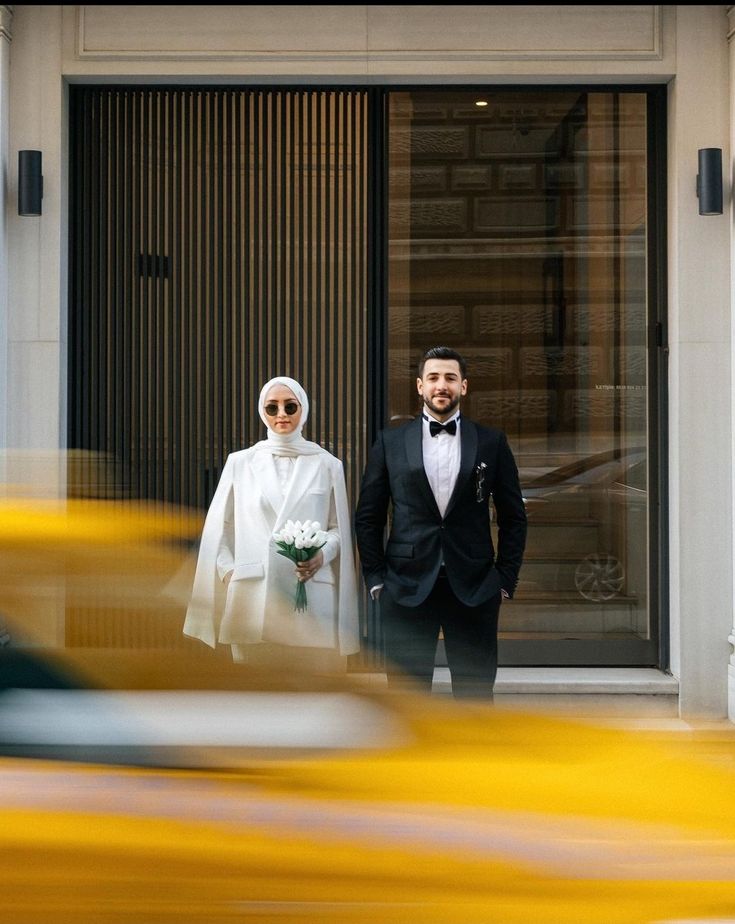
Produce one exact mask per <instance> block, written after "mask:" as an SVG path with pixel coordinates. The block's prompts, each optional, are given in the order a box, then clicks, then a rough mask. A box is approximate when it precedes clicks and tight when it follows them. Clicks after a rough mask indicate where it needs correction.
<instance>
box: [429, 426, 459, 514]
mask: <svg viewBox="0 0 735 924" xmlns="http://www.w3.org/2000/svg"><path fill="white" fill-rule="evenodd" d="M434 419H436V418H434ZM431 420H432V417H431V415H430V414H429V413H428V412H424V414H423V428H424V429H423V447H422V448H423V453H424V471H425V472H426V477H427V478H428V480H429V484H430V485H431V490H432V491H433V492H434V497H435V498H436V505H437V507H438V508H439V513H441V515H442V517H443V516H444V514H445V513H446V512H447V506H448V505H449V498H450V497H451V496H452V491H453V490H454V486H455V484H456V483H457V476H458V475H459V465H460V461H461V452H460V441H459V428H460V427H461V426H462V421H461V419H460V417H459V411H457V412H456V413H455V414H452V416H451V417H450V418H449V420H445V421H443V423H445V424H448V423H449V421H450V420H456V421H457V432H456V433H455V435H454V436H451V435H450V434H449V433H438V434H437V435H436V436H432V435H431V431H430V430H429V424H430V422H431ZM437 422H438V423H442V421H437Z"/></svg>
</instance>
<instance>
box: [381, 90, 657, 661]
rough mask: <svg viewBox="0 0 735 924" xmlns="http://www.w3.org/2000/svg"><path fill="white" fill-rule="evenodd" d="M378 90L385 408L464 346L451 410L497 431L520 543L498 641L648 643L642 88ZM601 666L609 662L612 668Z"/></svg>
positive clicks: (407, 405) (410, 398)
mask: <svg viewBox="0 0 735 924" xmlns="http://www.w3.org/2000/svg"><path fill="white" fill-rule="evenodd" d="M483 98H484V99H487V101H488V105H487V106H485V107H482V108H480V107H477V106H476V105H475V98H474V95H473V94H472V93H470V92H465V91H463V92H456V93H455V92H433V91H432V92H423V91H420V92H406V93H393V94H391V97H390V125H389V139H390V150H389V183H390V185H389V202H390V214H389V261H390V263H389V271H390V272H389V326H388V330H389V350H388V362H389V372H388V374H389V418H390V421H391V422H393V423H395V424H398V423H400V422H402V421H404V420H407V419H410V418H411V417H412V416H413V415H414V414H415V413H416V411H417V406H418V405H417V399H416V392H415V378H416V371H415V370H416V363H417V361H418V359H419V357H420V355H421V354H422V353H423V351H424V350H426V349H427V348H429V347H431V346H435V345H438V344H446V345H449V346H453V347H455V348H456V349H459V350H460V351H461V352H462V353H464V354H465V356H466V358H467V360H468V366H469V394H468V396H467V399H466V402H465V404H464V408H465V410H466V412H467V413H468V415H469V416H471V417H472V418H473V419H475V420H477V421H478V422H479V423H482V424H486V425H489V426H497V427H500V428H502V429H503V430H505V432H506V433H507V434H508V438H509V440H510V442H511V446H512V448H513V451H514V453H515V455H516V459H517V460H518V464H519V468H520V470H521V479H522V484H523V488H524V493H525V495H526V497H527V502H528V514H529V541H528V547H527V554H526V562H525V564H524V567H523V570H522V572H521V585H520V587H519V593H518V595H517V598H516V600H514V601H512V602H511V603H510V604H509V605H507V606H504V608H503V613H502V616H501V637H504V638H506V639H514V640H520V639H524V640H529V641H533V640H537V641H538V640H544V639H556V640H559V639H586V640H595V639H599V640H600V646H599V653H598V656H597V659H598V663H604V662H605V659H606V655H605V643H606V641H607V640H611V639H633V640H635V639H638V640H646V639H648V638H649V636H650V621H649V606H648V543H649V540H648V490H647V466H648V450H647V447H648V438H647V430H648V421H647V388H648V377H647V376H648V372H647V354H646V326H647V321H646V318H647V293H646V278H647V274H646V217H647V216H646V208H647V188H646V187H647V149H646V138H647V116H646V113H647V98H646V94H645V93H638V92H620V93H615V92H595V93H581V92H577V91H537V90H530V91H499V92H493V93H491V94H484V95H483ZM608 663H610V662H608Z"/></svg>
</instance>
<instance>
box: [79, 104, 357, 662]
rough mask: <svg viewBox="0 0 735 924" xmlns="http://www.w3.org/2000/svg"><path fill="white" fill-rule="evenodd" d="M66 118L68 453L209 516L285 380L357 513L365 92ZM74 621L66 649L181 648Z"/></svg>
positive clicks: (146, 632)
mask: <svg viewBox="0 0 735 924" xmlns="http://www.w3.org/2000/svg"><path fill="white" fill-rule="evenodd" d="M71 111H72V119H73V122H74V133H73V143H72V145H71V156H72V185H71V188H72V190H73V197H74V201H73V202H72V203H71V213H72V216H73V220H72V247H71V254H72V257H71V264H70V273H71V277H72V278H71V285H70V298H71V303H72V304H71V316H70V337H69V344H70V357H69V370H70V394H69V397H70V400H69V408H70V420H69V443H70V446H75V447H79V448H90V449H94V450H99V451H102V452H107V453H110V455H111V456H112V457H114V458H115V459H116V460H118V462H120V463H121V465H120V467H119V469H118V471H119V472H121V473H124V472H128V473H129V478H130V481H131V484H130V485H128V486H125V485H122V484H120V485H118V487H119V489H120V490H123V489H124V488H125V487H127V489H128V490H129V493H131V494H133V495H136V496H140V497H150V498H153V499H157V500H167V501H174V502H180V503H184V504H187V505H192V506H199V507H204V506H206V505H207V503H208V502H209V500H210V498H211V494H212V491H213V490H214V487H215V484H216V480H217V477H218V476H219V473H220V471H221V468H222V465H223V463H224V459H225V457H226V455H227V453H228V452H231V451H233V450H236V449H239V448H242V447H243V446H245V445H249V444H252V443H253V442H255V441H256V440H258V439H261V438H262V436H263V426H262V423H261V421H260V419H259V417H258V415H257V411H256V402H257V397H258V392H259V389H260V387H261V385H262V383H263V381H265V379H266V378H268V377H270V376H272V375H275V374H278V373H283V374H290V375H293V376H294V377H296V378H298V379H300V380H301V381H302V382H303V384H304V386H305V387H306V389H307V391H308V392H309V394H310V397H311V398H312V402H313V416H312V418H311V420H310V424H309V430H308V434H307V435H308V436H309V437H310V438H312V439H316V440H319V441H320V442H321V443H322V444H323V445H325V446H326V447H327V448H329V449H330V450H331V451H332V452H334V453H336V454H337V455H338V456H340V457H341V458H342V459H343V461H344V463H345V471H346V475H347V482H348V492H349V495H350V498H351V499H352V501H353V502H354V500H355V499H356V496H357V488H358V484H359V478H360V473H361V470H362V466H363V463H364V459H365V456H366V453H367V449H368V447H367V443H366V440H367V432H368V429H367V420H368V415H369V413H370V401H371V398H370V393H369V389H368V385H369V383H368V381H367V376H366V370H367V368H368V362H367V350H368V337H367V316H368V311H367V298H368V282H367V272H368V262H367V247H368V205H367V203H368V176H367V152H368V148H367V127H368V106H367V94H366V93H365V92H364V91H341V90H318V91H310V90H293V91H291V90H282V89H277V90H276V89H274V90H259V89H256V90H242V89H237V88H231V89H219V88H216V89H208V88H196V89H194V88H173V87H172V88H156V89H145V88H138V89H132V88H109V87H108V88H72V106H71ZM113 490H114V486H113ZM85 618H86V622H85V621H84V620H81V617H80V622H79V623H78V625H77V631H76V634H75V635H74V638H75V640H76V641H75V643H76V644H90V643H91V641H90V640H92V639H96V640H97V641H98V642H99V640H100V639H103V638H104V639H106V640H107V641H106V643H109V644H113V643H114V644H125V645H140V644H143V643H144V641H146V639H147V641H148V642H150V641H151V639H154V638H155V639H157V640H158V641H160V640H161V639H164V640H166V639H167V641H166V643H167V644H174V643H175V642H174V640H172V639H171V638H170V637H167V636H166V634H165V632H164V633H163V635H161V634H160V632H161V629H160V626H159V627H158V628H156V625H155V624H154V623H151V622H150V620H148V621H146V620H142V621H141V624H140V627H139V628H138V629H136V627H135V626H134V625H133V626H129V627H127V628H126V627H122V626H119V627H118V628H115V627H114V621H113V623H111V626H112V628H110V630H109V632H108V631H107V630H104V631H102V630H101V629H100V628H99V627H97V629H95V627H94V620H93V619H92V617H91V616H89V615H88V616H87V617H85ZM143 626H145V629H144V628H142V627H143ZM371 631H372V630H371ZM141 633H142V635H141ZM143 636H145V638H143ZM85 639H86V641H85Z"/></svg>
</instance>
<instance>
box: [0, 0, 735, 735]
mask: <svg viewBox="0 0 735 924" xmlns="http://www.w3.org/2000/svg"><path fill="white" fill-rule="evenodd" d="M0 10H1V11H2V23H1V24H0V26H1V28H0V55H1V57H0V131H2V136H1V137H2V145H1V146H0V156H1V157H2V159H3V163H4V175H5V176H6V178H7V180H6V183H5V184H4V188H3V192H2V195H3V196H4V206H5V207H4V209H3V212H2V215H3V219H2V221H3V225H2V228H1V229H0V242H2V246H1V247H0V269H1V272H0V280H1V285H2V288H1V289H0V374H2V376H3V387H2V389H1V391H2V394H3V395H4V398H3V400H2V401H0V445H2V446H4V447H6V448H7V449H8V450H9V453H10V454H9V455H8V458H11V457H12V453H13V452H15V451H23V453H24V456H23V457H24V459H26V460H27V459H28V458H29V455H30V458H31V459H32V458H34V457H35V458H37V460H38V466H39V469H42V468H43V466H44V459H46V458H49V457H51V455H50V454H52V453H53V452H54V450H57V449H59V448H61V449H69V450H76V449H93V450H95V451H98V452H99V451H101V452H104V453H106V454H107V455H109V456H111V457H114V458H115V460H116V461H117V462H118V463H120V464H121V465H123V466H124V467H125V470H126V476H125V477H126V478H127V479H128V481H131V482H134V488H135V490H134V493H135V494H137V495H138V496H147V497H155V498H157V499H165V500H174V501H178V502H183V503H187V504H193V505H199V506H202V505H203V504H205V503H206V500H207V498H208V496H209V494H210V493H211V488H212V484H213V482H214V480H215V479H216V476H217V473H218V466H220V465H221V463H222V461H223V459H224V455H225V454H226V452H227V451H229V450H230V449H232V448H238V447H239V446H241V445H244V444H246V443H247V442H248V441H249V440H251V439H253V438H254V437H255V436H256V435H257V431H255V430H253V429H252V427H250V429H248V427H249V426H250V425H249V424H248V423H247V420H248V417H249V416H250V412H249V409H250V408H251V407H252V404H253V395H254V394H255V395H257V391H255V389H256V387H257V383H258V382H259V381H262V380H264V379H265V378H267V377H268V375H269V374H272V372H274V371H282V370H283V367H284V366H285V367H287V370H288V372H289V373H290V374H295V375H296V377H303V378H305V380H306V381H307V384H308V386H309V389H310V391H311V392H312V393H313V394H315V395H316V396H317V399H318V400H317V402H316V404H317V407H320V408H321V410H320V411H318V412H317V414H316V416H315V418H314V424H313V426H314V427H315V429H316V431H317V432H316V434H315V435H317V436H318V437H319V438H320V439H322V440H323V441H324V442H325V443H326V444H327V445H328V446H329V447H330V448H331V449H332V451H334V452H335V453H336V454H338V455H340V457H342V458H343V459H344V460H345V465H346V469H347V471H348V478H349V480H350V484H351V490H352V493H353V496H354V493H355V491H356V490H357V485H358V483H359V473H360V468H361V464H362V462H363V460H364V457H365V453H366V451H367V448H368V446H369V444H370V441H371V438H372V436H373V435H374V432H375V429H376V428H377V427H378V426H383V425H390V424H392V423H400V421H401V420H402V419H405V418H406V417H410V416H411V414H412V413H414V412H415V406H414V398H413V392H412V389H413V378H414V377H413V374H412V372H411V369H412V368H413V366H414V363H415V360H416V358H417V357H418V356H419V355H420V353H421V352H422V350H423V349H425V348H426V347H427V346H431V345H434V344H435V343H438V342H450V343H451V344H452V345H456V346H457V347H458V348H460V349H461V350H462V351H463V352H465V353H466V354H467V356H468V359H469V360H470V394H469V402H468V403H469V407H468V410H469V413H470V414H471V415H472V416H473V417H476V418H477V419H480V420H482V421H483V422H488V423H496V424H500V425H501V426H502V427H503V428H504V429H505V430H506V432H507V433H508V435H509V439H510V440H511V444H512V445H513V448H514V451H515V453H516V456H517V458H518V461H519V467H520V469H521V475H522V479H523V485H524V491H525V493H526V497H527V502H528V509H529V517H530V522H531V532H530V542H529V551H528V556H527V563H526V566H525V567H524V583H523V584H522V585H521V588H520V592H519V594H518V599H517V600H516V601H513V604H512V607H509V608H508V609H507V610H506V615H505V616H504V620H505V621H504V624H503V625H501V629H502V635H503V646H504V660H505V663H506V664H507V665H509V666H514V665H515V666H521V665H530V664H533V665H545V666H547V667H549V668H560V667H561V668H563V667H568V668H571V667H573V666H585V667H588V668H590V669H591V670H594V669H596V668H599V669H600V670H602V669H603V668H606V667H607V668H609V667H627V668H629V669H635V668H642V669H646V670H649V671H650V670H651V669H653V670H656V671H658V672H659V673H660V674H661V676H662V677H665V678H667V680H666V682H667V684H671V683H675V685H676V689H678V703H679V711H680V714H681V715H682V716H696V715H703V716H708V717H715V718H716V717H721V716H724V715H726V714H728V712H729V715H730V716H731V718H733V717H735V658H734V657H733V654H732V652H733V646H734V645H735V637H734V630H733V566H732V555H733V527H734V516H733V513H734V510H733V472H734V466H733V430H734V427H733V420H734V415H735V400H734V399H735V391H734V383H733V358H734V354H733V337H732V324H733V282H732V266H733V234H732V230H731V227H732V217H731V216H732V211H731V209H732V206H731V173H732V171H731V168H730V164H731V158H730V138H731V133H732V126H733V124H735V120H734V119H733V111H732V95H733V93H732V89H731V87H732V83H733V61H734V60H735V59H734V58H733V54H734V51H733V47H732V43H731V30H732V28H733V25H734V24H735V18H733V14H732V11H731V8H729V7H726V6H703V7H702V6H698V7H695V6H604V7H595V6H588V7H585V6H562V7H542V6H525V7H524V6H520V7H519V6H515V7H503V6H486V7H482V6H479V7H478V6H453V7H444V6H323V7H320V6H308V7H300V6H293V7H286V6H274V7H267V6H242V7H241V6H227V7H216V6H214V7H200V8H198V7H175V6H148V7H142V6H135V7H125V6H87V7H84V6H33V5H20V6H15V7H2V8H0ZM705 148H716V149H720V150H721V151H722V162H723V172H724V196H723V199H724V205H723V209H722V213H721V214H714V215H702V214H700V209H699V202H700V200H698V197H697V173H698V151H700V150H701V149H705ZM21 150H38V151H40V152H41V153H42V164H43V184H44V185H43V200H42V214H41V215H39V216H28V215H22V216H21V215H19V214H18V151H21ZM126 273H129V275H126ZM243 355H247V363H243V362H242V357H243ZM192 382H194V383H196V387H194V386H192V385H191V384H189V385H187V384H186V383H192ZM208 394H209V395H214V396H219V400H212V401H210V402H209V404H208V403H207V399H206V397H204V396H206V395H208ZM230 395H232V396H233V397H232V399H231V400H230V398H229V396H230ZM192 421H194V422H196V427H195V428H194V429H193V430H192V429H187V428H188V427H189V426H190V425H191V426H194V425H193V424H192V423H191V422H192ZM192 447H193V448H192ZM185 449H186V451H185ZM187 453H188V454H187ZM6 464H8V465H10V466H11V467H12V463H11V462H7V463H6ZM24 464H27V462H26V463H24ZM10 475H12V472H8V473H6V476H7V477H10ZM60 477H62V480H63V478H64V477H66V475H62V476H60ZM62 487H63V486H62ZM65 619H67V617H65V616H63V615H62V616H61V617H60V616H59V614H58V613H51V614H49V619H48V625H47V626H46V632H47V634H48V636H49V637H50V638H51V639H52V640H54V641H56V642H57V643H58V642H60V641H61V642H63V640H64V639H66V640H67V642H68V641H69V639H70V638H73V637H74V633H73V632H72V631H71V629H70V626H69V624H66V625H65V624H64V621H65ZM376 619H377V616H376V615H375V614H367V615H366V622H365V625H366V637H367V636H369V635H371V633H374V631H375V629H374V626H373V621H374V620H376ZM626 676H630V673H628V674H626ZM632 683H633V682H631V684H632ZM668 688H669V689H670V688H671V687H670V686H669V687H668ZM620 689H621V692H625V690H626V687H625V682H623V684H622V686H621V688H620ZM629 690H630V691H631V692H636V691H637V688H635V687H634V685H631V686H630V687H629Z"/></svg>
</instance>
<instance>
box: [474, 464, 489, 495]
mask: <svg viewBox="0 0 735 924" xmlns="http://www.w3.org/2000/svg"><path fill="white" fill-rule="evenodd" d="M486 468H487V465H486V464H485V463H484V462H480V464H479V465H478V466H477V468H476V469H475V485H476V488H475V490H476V497H477V503H478V504H481V503H482V502H483V500H484V496H483V490H482V486H483V484H484V483H485V469H486Z"/></svg>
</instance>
